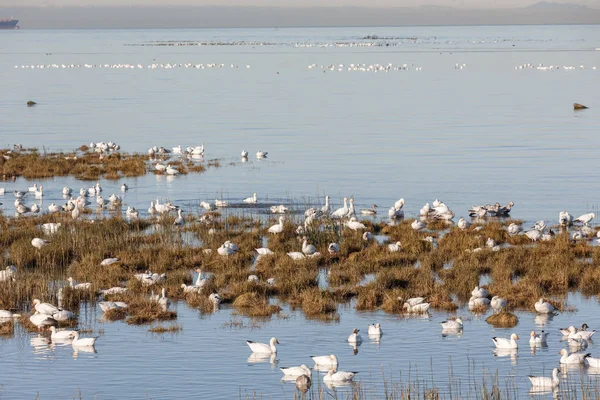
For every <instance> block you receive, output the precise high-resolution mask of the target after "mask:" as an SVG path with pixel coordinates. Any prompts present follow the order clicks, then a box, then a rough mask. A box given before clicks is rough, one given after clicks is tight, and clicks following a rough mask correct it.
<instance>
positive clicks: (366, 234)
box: [362, 231, 373, 242]
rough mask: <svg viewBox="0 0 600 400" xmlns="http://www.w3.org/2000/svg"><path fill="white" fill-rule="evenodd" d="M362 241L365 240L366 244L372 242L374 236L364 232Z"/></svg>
mask: <svg viewBox="0 0 600 400" xmlns="http://www.w3.org/2000/svg"><path fill="white" fill-rule="evenodd" d="M362 240H364V241H365V242H370V241H371V240H373V234H372V233H371V232H369V231H366V232H364V233H363V235H362Z"/></svg>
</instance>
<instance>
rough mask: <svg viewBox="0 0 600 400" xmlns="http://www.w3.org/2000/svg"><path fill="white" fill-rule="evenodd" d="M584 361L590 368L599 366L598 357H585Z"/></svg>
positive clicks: (599, 359) (599, 360)
mask: <svg viewBox="0 0 600 400" xmlns="http://www.w3.org/2000/svg"><path fill="white" fill-rule="evenodd" d="M585 361H586V362H587V364H588V365H589V366H590V367H592V368H600V358H592V357H586V358H585Z"/></svg>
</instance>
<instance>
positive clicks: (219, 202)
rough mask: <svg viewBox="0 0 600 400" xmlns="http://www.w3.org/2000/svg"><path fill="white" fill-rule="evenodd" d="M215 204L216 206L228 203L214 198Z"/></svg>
mask: <svg viewBox="0 0 600 400" xmlns="http://www.w3.org/2000/svg"><path fill="white" fill-rule="evenodd" d="M215 206H216V207H229V203H228V202H226V201H225V200H219V199H215Z"/></svg>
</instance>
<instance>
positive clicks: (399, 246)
mask: <svg viewBox="0 0 600 400" xmlns="http://www.w3.org/2000/svg"><path fill="white" fill-rule="evenodd" d="M387 248H388V251H390V252H392V253H395V252H397V251H400V250H402V243H400V242H396V243H390V244H388V245H387Z"/></svg>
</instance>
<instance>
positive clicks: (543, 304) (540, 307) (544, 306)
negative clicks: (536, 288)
mask: <svg viewBox="0 0 600 400" xmlns="http://www.w3.org/2000/svg"><path fill="white" fill-rule="evenodd" d="M534 306H535V311H537V312H538V313H540V314H551V313H553V312H554V311H555V310H556V308H554V306H553V305H552V304H550V303H549V302H547V301H544V299H539V300H538V301H537V302H536V303H535V305H534Z"/></svg>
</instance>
